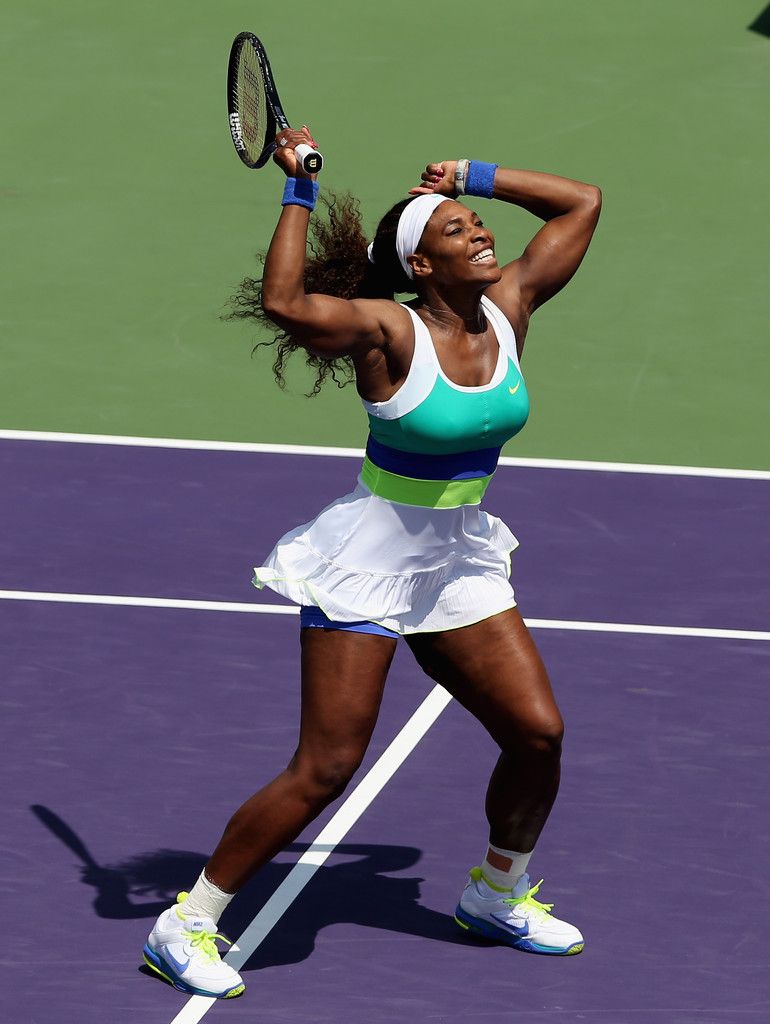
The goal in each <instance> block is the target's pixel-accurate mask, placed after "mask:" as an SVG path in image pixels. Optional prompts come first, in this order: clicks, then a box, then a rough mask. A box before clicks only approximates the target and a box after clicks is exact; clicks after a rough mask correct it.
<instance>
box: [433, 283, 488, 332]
mask: <svg viewBox="0 0 770 1024" xmlns="http://www.w3.org/2000/svg"><path fill="white" fill-rule="evenodd" d="M481 296H482V292H480V291H474V293H473V294H472V295H468V296H462V295H457V294H456V293H453V294H452V295H451V297H447V296H443V295H441V294H440V293H439V292H437V291H435V290H434V289H428V290H426V292H425V294H424V295H419V296H418V297H417V303H418V305H417V308H418V309H419V310H421V311H422V312H424V313H427V314H428V316H429V317H430V319H431V321H432V322H433V323H435V324H436V326H437V327H441V328H443V329H444V330H447V331H450V332H455V331H463V332H465V333H467V334H482V333H483V332H484V331H485V330H486V329H487V321H486V317H485V316H484V310H483V308H482V305H481Z"/></svg>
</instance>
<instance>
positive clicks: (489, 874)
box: [481, 843, 532, 892]
mask: <svg viewBox="0 0 770 1024" xmlns="http://www.w3.org/2000/svg"><path fill="white" fill-rule="evenodd" d="M490 851H491V852H492V853H496V854H497V856H498V857H504V858H506V860H509V861H510V862H511V866H510V867H509V868H508V870H507V871H503V870H502V869H501V868H496V867H494V865H492V864H490V863H489V859H488V858H489V853H490ZM531 856H532V853H531V852H530V853H518V852H517V851H516V850H503V849H501V848H500V847H499V846H493V845H492V844H491V843H490V844H489V850H488V851H487V856H486V857H485V858H484V863H483V864H482V865H481V872H482V874H483V875H484V878H485V879H486V880H487V882H490V883H491V885H492V888H493V889H500V890H505V891H506V892H507V891H508V890H509V889H513V887H514V886H515V885H516V883H517V882H518V880H519V879H520V878H521V876H522V875H523V874H524V872H525V871H526V870H527V865H528V864H529V858H530V857H531Z"/></svg>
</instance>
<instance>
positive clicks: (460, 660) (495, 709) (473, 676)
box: [406, 608, 563, 749]
mask: <svg viewBox="0 0 770 1024" xmlns="http://www.w3.org/2000/svg"><path fill="white" fill-rule="evenodd" d="M406 640H407V643H408V644H409V646H410V648H411V650H412V652H413V654H414V655H415V657H416V658H417V661H418V663H419V664H420V666H421V668H422V669H423V671H425V672H426V673H427V674H428V675H429V676H430V677H431V678H432V679H435V680H436V682H438V683H441V685H442V686H444V687H445V688H446V689H447V690H448V691H449V692H450V693H451V694H452V696H453V697H455V698H456V699H457V700H458V701H459V702H460V703H461V704H462V705H463V706H464V707H466V708H467V709H468V711H470V712H471V714H473V715H474V716H475V717H476V718H477V719H478V720H479V721H480V722H481V723H482V724H483V725H484V726H485V727H486V729H487V730H488V732H489V733H490V734H491V736H492V737H493V739H495V740H496V742H497V743H498V744H499V745H500V747H502V748H503V749H506V748H507V747H508V746H509V744H511V743H516V742H517V741H520V740H521V739H522V738H523V737H535V736H542V737H543V738H544V739H547V738H551V739H553V740H558V739H559V738H560V736H561V732H562V729H563V724H562V720H561V715H560V714H559V709H558V707H557V705H556V700H555V698H554V695H553V691H552V689H551V683H550V681H549V679H548V673H547V672H546V669H545V666H544V664H543V661H542V659H541V657H540V654H539V653H538V650H537V647H536V646H535V642H534V640H533V639H532V637H531V635H530V633H529V630H528V629H527V627H526V625H525V624H524V620H523V619H522V617H521V615H520V614H519V611H518V609H516V608H511V609H509V610H507V611H504V612H501V613H500V614H499V615H493V616H491V617H490V618H488V619H484V620H483V621H481V622H476V623H474V624H473V625H472V626H463V627H461V628H460V629H452V630H447V631H446V632H443V633H414V634H411V635H409V636H407V637H406Z"/></svg>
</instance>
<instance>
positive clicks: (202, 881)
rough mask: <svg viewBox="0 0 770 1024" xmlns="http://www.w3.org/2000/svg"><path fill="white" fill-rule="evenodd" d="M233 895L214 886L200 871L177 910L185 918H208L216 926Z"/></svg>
mask: <svg viewBox="0 0 770 1024" xmlns="http://www.w3.org/2000/svg"><path fill="white" fill-rule="evenodd" d="M234 895H235V893H232V892H225V891H224V890H223V889H220V888H219V886H218V885H214V883H213V882H210V881H209V880H208V878H206V874H205V872H203V871H201V873H200V877H199V878H198V881H197V882H196V883H195V885H194V886H193V887H192V889H191V890H190V895H189V896H188V897H187V899H186V900H185V901H184V903H182V904H180V906H179V909H180V910H181V911H182V913H183V914H184V916H185V917H210V918H211V920H212V921H213V922H214V924H216V923H217V921H218V920H219V918H220V917H221V916H222V914H223V913H224V912H225V909H226V908H227V905H228V903H229V902H230V900H231V899H232V898H233V896H234Z"/></svg>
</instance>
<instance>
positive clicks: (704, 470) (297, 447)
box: [0, 430, 770, 480]
mask: <svg viewBox="0 0 770 1024" xmlns="http://www.w3.org/2000/svg"><path fill="white" fill-rule="evenodd" d="M0 439H4V440H7V441H62V442H65V443H69V444H106V445H109V444H112V445H129V446H135V447H139V448H182V449H187V450H189V451H211V452H256V453H263V454H267V455H324V456H335V455H336V456H341V457H343V458H352V459H361V458H363V456H364V450H363V448H335V447H330V446H323V445H305V444H260V443H257V442H249V441H197V440H193V439H186V438H175V437H132V436H128V435H120V434H70V433H62V432H60V431H48V430H0ZM500 465H501V466H521V467H523V468H527V467H529V468H531V469H578V470H588V471H592V472H601V473H654V474H658V475H661V476H705V477H721V478H725V479H730V480H770V470H764V469H729V468H720V467H716V466H711V467H709V466H665V465H656V464H654V463H645V462H595V461H590V460H585V459H527V458H514V457H512V456H507V455H504V456H502V458H501V459H500Z"/></svg>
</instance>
